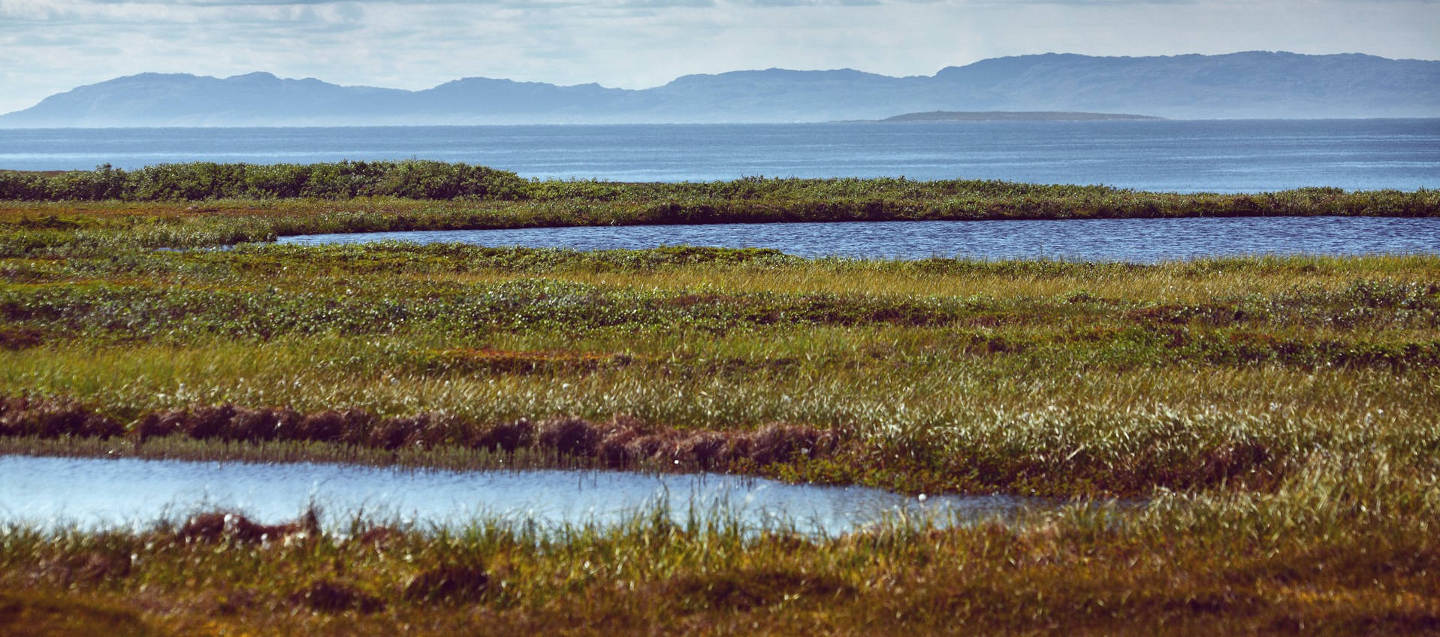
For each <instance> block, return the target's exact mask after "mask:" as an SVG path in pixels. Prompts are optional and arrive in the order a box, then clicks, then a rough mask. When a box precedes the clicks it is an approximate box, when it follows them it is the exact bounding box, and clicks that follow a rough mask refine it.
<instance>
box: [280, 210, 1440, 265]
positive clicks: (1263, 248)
mask: <svg viewBox="0 0 1440 637" xmlns="http://www.w3.org/2000/svg"><path fill="white" fill-rule="evenodd" d="M378 241H408V242H414V243H467V244H473V245H482V246H524V247H537V248H568V249H574V250H615V249H643V248H654V247H659V246H662V245H692V246H716V247H727V248H775V249H778V250H781V251H784V252H785V253H787V254H793V255H796V256H802V257H825V256H844V257H854V258H870V259H924V258H929V257H961V258H970V259H987V260H1002V259H1058V260H1067V261H1123V262H1135V263H1155V262H1160V261H1176V260H1190V259H1197V258H1209V257H1231V256H1252V255H1296V254H1307V255H1335V256H1340V255H1366V254H1437V253H1440V218H1397V217H1229V218H1183V219H1070V220H995V221H857V222H844V223H726V224H714V225H666V226H588V227H571V228H523V229H512V230H434V231H414V232H367V233H355V234H316V235H301V236H292V237H282V238H281V239H280V240H279V243H282V244H294V245H322V244H348V243H371V242H378Z"/></svg>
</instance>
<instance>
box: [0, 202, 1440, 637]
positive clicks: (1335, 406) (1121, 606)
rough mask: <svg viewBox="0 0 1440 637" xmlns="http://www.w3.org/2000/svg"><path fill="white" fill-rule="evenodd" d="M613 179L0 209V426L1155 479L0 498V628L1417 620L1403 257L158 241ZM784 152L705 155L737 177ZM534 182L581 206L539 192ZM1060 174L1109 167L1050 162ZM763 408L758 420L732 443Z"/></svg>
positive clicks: (1418, 408) (640, 461) (840, 627)
mask: <svg viewBox="0 0 1440 637" xmlns="http://www.w3.org/2000/svg"><path fill="white" fill-rule="evenodd" d="M543 185H544V184H540V185H535V184H531V186H529V187H532V188H540V186H543ZM628 187H629V186H624V187H621V186H614V187H612V185H605V184H572V185H565V186H563V187H560V186H557V187H556V188H557V190H556V192H554V193H549V194H543V196H542V195H537V196H536V197H535V198H533V199H532V200H530V201H482V202H473V201H458V202H445V201H416V200H403V199H385V198H357V199H345V200H335V201H328V200H327V201H320V200H290V199H273V200H215V201H210V200H207V201H204V202H197V203H188V202H187V203H176V204H170V203H143V204H136V203H124V202H114V201H107V202H97V203H74V204H55V203H34V204H24V203H7V204H4V205H3V206H0V208H3V210H0V317H3V322H0V396H3V397H4V398H5V401H4V411H3V413H0V429H3V430H4V435H0V451H3V452H6V453H43V454H77V455H107V454H111V453H112V452H113V454H114V455H130V456H140V457H171V458H192V459H245V460H255V461H294V460H335V461H345V462H362V463H375V464H401V465H407V466H410V465H413V466H444V467H450V468H475V467H490V466H501V465H503V466H511V467H513V466H526V467H543V466H576V467H594V466H616V465H612V464H610V463H611V462H613V460H614V458H616V457H617V456H613V455H610V454H609V453H607V452H606V449H620V450H626V451H624V453H625V454H631V453H632V452H631V451H629V449H631V448H634V449H637V450H640V451H643V453H640V452H633V455H623V456H618V457H619V458H620V459H621V460H623V463H622V464H624V463H631V464H629V465H628V467H629V468H635V469H641V470H659V469H660V468H661V467H663V466H666V465H667V464H668V466H669V468H670V470H674V468H675V467H676V466H677V465H675V464H674V461H675V460H677V459H679V460H684V462H682V464H681V465H679V467H680V468H681V469H683V470H694V469H702V468H709V469H711V470H721V471H731V472H737V473H747V474H758V475H770V476H775V477H780V478H783V479H787V480H794V481H811V482H824V483H837V484H855V483H858V484H867V485H873V486H881V487H885V488H889V489H896V490H901V491H907V492H925V493H937V492H942V491H960V492H972V493H993V492H1000V493H1009V494H1031V493H1035V494H1044V495H1051V496H1058V497H1062V498H1070V497H1102V498H1103V497H1111V496H1125V497H1143V498H1146V499H1148V501H1149V502H1150V504H1149V505H1148V506H1147V507H1145V508H1144V509H1140V510H1135V509H1123V508H1122V509H1113V510H1109V511H1103V510H1102V511H1096V510H1095V509H1094V508H1093V507H1079V506H1077V507H1073V508H1068V509H1066V510H1064V511H1061V512H1058V513H1047V514H1043V515H1040V514H1037V515H1036V516H1032V517H1030V518H1027V519H1025V520H1021V521H1019V522H1017V523H1014V524H1009V523H1007V524H1000V523H993V524H985V525H980V526H976V527H967V528H954V529H938V528H927V527H925V526H924V525H918V524H908V523H906V524H901V523H898V522H897V523H896V524H895V525H893V526H891V527H886V528H880V529H874V530H871V531H868V532H865V533H860V534H855V535H852V536H845V537H836V538H825V539H820V540H812V539H805V538H798V537H795V536H793V534H785V533H781V532H778V531H777V532H775V533H772V534H768V535H764V536H760V537H750V536H744V535H743V534H741V535H736V534H735V533H734V532H732V531H731V530H727V529H726V528H724V527H723V525H721V526H720V527H714V528H712V527H704V528H700V527H693V526H685V525H677V524H675V523H674V522H672V521H669V520H668V519H667V520H665V521H661V520H658V519H649V518H646V519H637V520H636V521H635V522H633V523H632V524H629V525H624V526H622V527H620V528H608V529H598V528H597V529H574V530H573V532H571V533H569V534H567V535H565V536H564V537H561V538H559V539H553V538H552V539H538V538H536V537H534V536H532V535H527V533H528V531H526V530H525V529H523V528H514V527H500V526H496V525H494V524H490V523H480V524H478V525H477V526H476V527H475V528H473V529H469V530H466V531H463V532H459V531H447V532H431V530H428V529H413V528H411V529H405V528H394V529H385V530H381V529H378V528H376V529H369V528H365V529H358V530H357V531H356V533H353V534H322V535H321V536H318V537H315V538H313V539H312V540H307V541H305V542H291V543H289V544H286V543H284V542H266V543H261V544H236V543H225V542H219V543H210V542H201V543H196V542H191V543H184V542H176V541H175V540H174V531H175V529H174V528H170V529H168V530H167V529H166V528H164V527H162V526H156V527H155V528H152V529H149V530H143V531H97V532H82V531H78V530H68V531H54V532H41V531H38V530H35V529H26V528H17V527H13V526H11V527H8V528H7V529H6V530H4V531H0V590H4V591H6V592H4V593H3V594H0V632H5V631H10V632H15V631H16V630H17V629H14V628H13V627H15V626H21V625H24V626H39V627H41V628H40V630H54V631H63V630H66V629H67V628H66V627H67V626H70V627H72V629H73V630H76V631H81V632H83V631H85V630H93V628H94V627H95V626H98V625H100V624H101V623H113V624H115V625H116V626H120V627H127V626H128V627H132V628H133V631H134V632H136V633H137V634H138V633H142V632H144V631H152V632H155V633H162V634H163V633H186V634H189V633H208V632H224V631H227V630H228V631H235V630H240V629H244V630H249V631H252V632H268V633H284V632H307V633H311V632H318V633H335V634H356V633H376V634H380V633H384V634H391V633H394V632H400V631H402V629H403V630H410V631H413V632H420V633H453V632H457V631H463V630H466V629H471V630H473V629H476V627H482V628H480V629H481V630H487V631H493V632H518V631H527V632H534V631H538V630H572V631H574V632H595V633H614V632H639V631H654V632H706V633H736V632H747V633H749V632H773V633H788V634H793V633H796V632H817V631H818V632H847V631H850V632H859V631H861V630H863V631H865V632H867V633H880V634H886V633H901V632H903V633H909V634H914V633H915V632H917V631H919V632H923V633H929V632H960V631H963V632H980V633H990V632H1020V633H1036V632H1059V631H1064V632H1071V633H1074V632H1079V633H1096V634H1102V633H1103V634H1114V633H1145V634H1154V633H1156V632H1167V633H1168V632H1182V633H1183V632H1207V633H1211V632H1245V633H1294V632H1306V631H1311V630H1314V631H1318V632H1336V633H1403V632H1425V631H1430V632H1433V631H1434V630H1436V629H1437V627H1440V589H1437V586H1436V581H1437V580H1436V578H1434V577H1433V575H1434V573H1435V572H1436V571H1437V570H1440V551H1437V546H1436V544H1435V541H1434V540H1433V539H1432V538H1433V537H1434V533H1433V531H1434V529H1435V528H1436V527H1437V525H1440V515H1437V514H1440V486H1437V482H1436V476H1437V475H1440V464H1437V458H1440V420H1437V418H1436V414H1440V383H1437V378H1440V377H1437V369H1440V366H1437V362H1440V338H1437V336H1436V335H1437V333H1440V286H1437V284H1436V281H1440V259H1437V258H1436V257H1434V256H1407V257H1365V258H1327V257H1289V258H1245V259H1220V260H1201V261H1193V262H1183V263H1165V264H1157V265H1135V264H1114V263H1062V262H1045V261H1029V262H976V261H964V260H949V259H931V260H924V261H913V262H892V261H865V260H845V259H819V260H805V259H798V258H794V257H789V256H786V255H783V254H780V253H777V252H774V251H766V250H716V249H702V248H688V247H676V248H666V249H659V250H645V251H613V252H598V253H577V252H570V251H563V250H530V249H492V248H478V247H473V246H457V245H432V246H413V245H401V244H387V245H375V246H363V247H360V246H331V247H319V248H299V247H288V246H240V247H237V248H234V249H230V250H224V251H211V250H191V251H183V252H168V251H155V250H153V249H152V248H156V247H195V246H201V245H214V244H216V243H221V242H224V241H222V239H225V240H227V241H228V240H234V239H236V238H251V239H254V238H260V239H264V238H267V237H273V236H276V235H277V234H283V233H288V232H292V231H293V232H299V231H308V230H321V229H340V230H344V229H347V228H366V229H383V228H379V227H372V225H373V226H401V225H406V226H418V227H425V226H426V224H432V223H433V224H446V223H453V224H459V225H460V226H464V225H467V224H485V223H494V224H496V225H505V224H527V223H536V224H544V223H551V222H552V221H553V222H555V223H557V224H558V223H571V222H576V220H577V219H580V220H581V221H584V222H587V223H588V222H592V221H597V220H603V219H604V215H603V214H601V213H604V214H610V213H608V212H604V211H606V210H609V211H621V210H622V209H624V210H632V211H633V210H635V209H639V208H633V207H632V208H625V207H626V206H640V205H642V204H632V203H628V202H627V200H625V198H626V197H628V196H631V195H636V196H638V194H637V193H639V194H645V193H650V192H652V191H650V190H646V189H645V188H641V187H638V186H637V187H635V188H636V189H635V190H629V191H627V190H626V189H625V188H628ZM807 187H809V186H807V185H806V184H804V183H799V182H797V183H788V182H787V183H782V184H775V183H770V182H759V183H741V184H731V185H729V186H723V188H733V189H735V190H734V192H733V193H732V194H733V195H734V198H735V201H746V200H747V199H746V197H752V196H753V197H755V198H759V199H763V198H764V197H767V196H771V195H773V194H774V193H775V192H780V191H783V190H784V189H785V188H794V189H801V190H803V189H804V188H807ZM815 187H817V188H819V187H823V188H851V187H854V188H882V189H883V188H894V189H901V190H903V189H905V188H910V187H911V185H910V184H905V183H898V182H897V183H889V184H879V185H877V184H869V185H865V184H860V185H855V184H842V183H833V184H832V183H826V184H819V185H817V186H815ZM936 187H938V186H936ZM977 187H978V186H977ZM565 188H570V189H575V190H576V191H577V192H578V191H584V192H585V194H584V195H583V196H584V197H585V198H588V200H593V201H590V202H588V203H585V204H584V205H583V206H582V205H580V204H579V203H576V202H575V201H570V202H569V203H567V202H566V201H565V196H567V195H565V192H564V189H565ZM657 188H659V187H657ZM664 188H672V190H669V191H664V192H666V193H670V194H674V193H680V192H690V191H689V190H686V189H693V190H694V192H696V193H700V194H699V195H697V196H700V195H703V196H704V197H715V196H718V195H716V194H715V192H710V191H706V190H705V189H706V188H716V189H722V186H721V185H710V186H704V185H701V186H693V185H680V186H674V187H671V186H665V187H664ZM747 189H751V190H747ZM767 189H771V190H769V191H767ZM775 189H780V190H775ZM663 190H664V189H663V188H661V189H660V190H657V191H654V192H660V191H663ZM592 191H593V192H592ZM716 192H718V191H716ZM727 192H728V191H727ZM766 192H770V193H771V195H767V194H765V193H766ZM796 192H798V190H797V191H796ZM826 192H828V194H827V196H830V195H835V194H836V193H835V192H829V191H826ZM887 192H888V191H887ZM895 192H900V191H899V190H897V191H895ZM1087 192H1088V191H1087ZM747 193H748V194H747ZM1002 194H1004V193H1002ZM1012 194H1016V193H1009V194H1006V196H1010V195H1012ZM1020 194H1021V195H1023V196H1031V197H1033V196H1040V195H1043V194H1044V191H1043V189H1042V190H1037V191H1028V192H1027V193H1020ZM1091 195H1094V196H1110V195H1106V194H1105V193H1103V192H1099V191H1097V192H1095V193H1090V194H1086V193H1085V192H1081V193H1078V196H1080V199H1079V200H1083V199H1084V197H1086V196H1091ZM645 196H650V195H649V194H646V195H645ZM726 196H730V195H726ZM797 196H798V195H797ZM1017 196H1020V195H1017ZM1344 196H1345V197H1349V196H1352V195H1344ZM1353 196H1356V197H1360V196H1362V195H1359V194H1356V195H1353ZM1404 196H1405V197H1415V198H1419V199H1424V198H1425V197H1433V195H1432V194H1431V193H1429V192H1422V193H1411V194H1407V195H1404ZM1304 197H1312V198H1313V197H1335V198H1340V197H1342V193H1336V192H1329V191H1326V192H1312V193H1307V194H1305V195H1304ZM606 198H611V199H613V201H610V202H603V203H594V202H599V201H602V200H604V199H606ZM1201 199H1203V197H1201ZM617 202H618V203H617ZM642 203H643V202H642ZM643 205H645V206H648V205H650V204H648V203H643ZM737 205H738V204H737ZM190 206H195V208H196V209H194V210H187V208H188V207H190ZM762 208H763V207H762ZM577 210H583V211H585V213H584V214H586V215H591V216H587V217H584V218H583V219H581V218H580V217H578V216H574V215H571V212H574V211H577ZM567 211H569V212H567ZM596 211H600V212H596ZM682 211H683V210H682ZM627 214H628V213H627ZM677 214H679V213H677ZM787 214H788V213H787ZM547 215H549V216H547ZM567 215H570V216H567ZM52 217H53V218H52ZM611 218H612V219H613V220H617V221H622V222H623V221H626V220H633V219H638V218H640V217H624V216H623V215H620V216H613V217H611ZM676 218H679V217H676ZM227 237H228V239H227ZM327 414H333V415H327ZM346 414H351V415H350V416H346ZM359 414H364V416H363V417H361V416H360V415H359ZM222 416H223V417H222ZM347 418H349V419H348V420H347ZM307 420H309V421H311V422H310V424H309V425H304V426H301V425H303V424H304V423H305V422H306V421H307ZM522 420H523V421H524V422H526V423H529V428H526V427H523V426H519V425H517V423H520V422H521V421H522ZM164 423H169V424H168V425H165V424H164ZM162 425H163V426H162ZM767 432H768V434H767ZM777 432H784V433H783V434H779V433H777ZM301 434H303V435H301ZM501 434H504V435H501ZM767 435H769V436H771V438H770V439H769V441H770V443H784V444H775V445H771V446H768V447H767V446H765V445H758V441H760V440H761V439H762V438H764V437H765V436H767ZM607 440H609V441H610V442H611V443H613V446H610V447H607V443H606V441H607ZM821 440H825V441H827V442H826V443H825V445H817V444H815V443H816V442H818V441H821ZM504 441H510V442H512V443H513V444H511V445H509V446H508V447H507V445H506V444H505V443H504ZM740 441H746V442H745V443H744V444H746V445H749V447H747V448H746V449H745V453H739V449H740V446H741V442H740ZM682 443H684V444H682ZM732 443H733V444H732ZM792 443H793V444H792ZM767 444H769V443H767ZM757 445H758V446H757ZM717 449H718V450H720V451H716V450H717ZM727 449H729V450H730V451H725V450H727ZM757 449H770V450H771V451H777V450H783V451H784V453H770V454H769V455H754V453H753V452H755V451H756V450H757ZM724 453H729V454H730V455H723V454H724ZM677 454H678V455H677ZM702 454H710V455H708V456H704V455H702ZM717 454H718V455H717ZM702 457H709V458H711V460H712V461H713V460H715V459H716V458H721V459H723V460H724V462H720V463H716V464H711V465H710V466H706V465H705V463H704V462H702V461H701V458H702ZM370 531H374V532H373V533H370ZM361 536H366V537H368V538H369V539H367V540H366V541H364V542H359V541H356V540H353V539H351V538H356V537H361ZM115 555H126V556H132V559H131V560H130V562H129V564H130V567H129V570H128V571H126V570H124V569H118V568H113V569H112V568H111V566H109V565H113V564H118V562H116V561H114V560H111V559H110V558H111V556H115ZM426 573H429V575H426ZM481 573H483V574H484V576H485V577H484V578H483V581H484V585H483V586H481V585H480V584H478V582H480V581H482V578H480V577H479V575H480V574H481ZM67 574H68V575H67ZM414 582H420V584H415V586H414V588H413V589H411V584H412V583H414ZM407 590H413V591H414V592H409V593H407ZM19 591H23V592H19ZM4 622H8V623H4ZM17 622H25V623H23V624H21V623H17ZM129 629H130V628H126V630H129ZM116 630H120V629H118V628H117V629H116ZM122 632H123V631H122Z"/></svg>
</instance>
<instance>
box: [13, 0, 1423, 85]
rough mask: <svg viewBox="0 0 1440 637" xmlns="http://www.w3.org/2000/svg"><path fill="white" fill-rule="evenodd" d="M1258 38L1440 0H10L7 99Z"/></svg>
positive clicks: (957, 61)
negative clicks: (168, 80) (264, 79)
mask: <svg viewBox="0 0 1440 637" xmlns="http://www.w3.org/2000/svg"><path fill="white" fill-rule="evenodd" d="M1257 49H1260V50H1287V51H1295V52H1300V53H1340V52H1360V53H1371V54H1375V55H1382V56H1386V57H1403V58H1421V59H1440V2H1437V1H1436V0H1254V1H1240V0H1233V1H1232V0H1219V1H1209V0H1188V1H1187V0H1020V1H1002V0H536V1H532V2H524V1H521V0H479V1H464V0H343V1H333V0H0V112H8V111H12V110H16V109H20V108H25V107H28V106H30V105H33V104H34V103H35V102H37V101H39V100H40V99H42V98H44V97H45V96H47V95H49V94H51V93H56V92H60V91H64V90H68V89H70V88H73V87H75V86H78V85H81V84H89V83H93V82H98V81H102V80H106V79H110V78H113V77H117V76H121V75H129V74H132V73H140V72H144V71H160V72H185V73H196V74H202V75H216V76H227V75H234V74H239V73H247V72H250V71H256V70H264V71H270V72H273V73H275V74H277V75H280V76H282V77H318V78H320V79H323V80H326V81H329V82H336V83H340V84H368V85H374V86H386V87H396V88H410V89H416V88H427V87H430V86H434V85H436V84H439V83H441V82H445V81H448V80H452V79H455V78H459V77H467V76H488V77H504V78H511V79H519V80H535V81H545V82H555V83H561V84H576V83H584V82H592V81H593V82H599V83H601V84H604V85H606V86H615V87H623V88H644V87H649V86H655V85H659V84H663V83H665V82H667V81H669V80H671V79H673V78H675V77H677V76H679V75H684V74H688V73H716V72H722V71H730V70H736V69H752V68H768V67H776V66H778V67H784V68H795V69H828V68H842V67H850V68H856V69H860V70H863V71H871V72H875V73H884V74H887V75H930V74H933V73H934V72H935V71H937V70H939V69H941V68H943V67H945V66H949V65H962V64H967V63H970V62H974V61H976V60H980V59H983V58H987V57H995V56H1001V55H1019V54H1026V53H1044V52H1052V51H1053V52H1069V53H1086V54H1093V55H1171V54H1177V53H1228V52H1233V51H1243V50H1257Z"/></svg>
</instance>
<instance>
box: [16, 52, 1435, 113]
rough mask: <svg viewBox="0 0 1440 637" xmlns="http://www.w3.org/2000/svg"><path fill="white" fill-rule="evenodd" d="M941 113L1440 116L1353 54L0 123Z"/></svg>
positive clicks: (114, 83) (354, 93)
mask: <svg viewBox="0 0 1440 637" xmlns="http://www.w3.org/2000/svg"><path fill="white" fill-rule="evenodd" d="M932 111H949V112H977V111H1054V112H1091V113H1138V114H1144V115H1152V116H1158V117H1168V118H1197V119H1203V118H1327V117H1335V118H1348V117H1440V61H1425V60H1392V59H1387V58H1382V57H1376V56H1371V55H1360V54H1341V55H1300V54H1294V53H1275V52H1260V51H1255V52H1245V53H1232V54H1227V55H1178V56H1162V57H1093V56H1084V55H1071V54H1045V55H1025V56H1017V57H1005V58H994V59H989V60H982V61H980V62H976V63H974V64H969V65H966V66H958V67H948V68H945V69H941V70H940V71H939V72H938V73H936V74H935V75H932V76H911V77H889V76H885V75H876V74H873V73H864V72H860V71H855V70H850V69H844V70H834V71H792V70H784V69H767V70H757V71H735V72H730V73H720V74H715V75H687V76H684V77H680V78H677V79H676V80H674V81H672V82H670V83H668V84H665V85H664V86H658V87H655V88H649V89H643V90H626V89H614V88H606V87H603V86H600V85H597V84H582V85H576V86H557V85H554V84H545V83H540V82H516V81H511V80H504V79H491V78H478V77H475V78H464V79H460V80H455V81H453V82H447V83H445V84H441V85H440V86H436V87H434V88H431V89H426V90H420V91H406V90H398V89H385V88H375V87H369V86H339V85H335V84H329V83H326V82H322V81H320V80H317V79H313V78H312V79H302V80H295V79H281V78H278V77H275V76H274V75H271V74H269V73H250V74H247V75H237V76H233V77H227V78H214V77H199V76H194V75H186V74H156V73H143V74H140V75H132V76H128V77H121V78H116V79H113V80H109V81H106V82H101V83H98V84H91V85H87V86H81V87H79V88H76V89H74V90H71V91H67V92H65V93H60V94H57V95H52V96H50V97H48V98H46V99H44V100H43V101H41V102H40V103H39V104H36V105H35V106H33V107H31V108H28V109H25V110H22V111H17V112H14V113H10V114H8V115H3V116H0V126H9V127H16V126H24V127H41V126H47V127H48V126H57V127H59V126H267V125H272V126H273V125H369V124H377V125H378V124H491V123H494V124H517V123H619V122H646V123H664V122H817V121H834V120H860V119H884V118H888V117H892V116H895V115H900V114H904V113H920V112H932Z"/></svg>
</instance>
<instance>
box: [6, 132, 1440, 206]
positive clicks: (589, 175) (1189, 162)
mask: <svg viewBox="0 0 1440 637" xmlns="http://www.w3.org/2000/svg"><path fill="white" fill-rule="evenodd" d="M408 158H418V159H431V160H440V161H452V162H467V163H474V164H483V165H488V166H493V167H496V168H501V169H505V170H511V171H515V172H517V173H519V174H520V175H522V176H525V177H535V178H559V179H601V180H610V181H712V180H728V179H736V178H739V177H746V176H766V177H876V176H891V177H897V176H904V177H908V178H912V179H955V178H965V179H1003V180H1011V181H1022V182H1032V183H1066V184H1103V185H1109V186H1115V187H1121V188H1133V189H1140V190H1156V191H1174V192H1197V191H1208V192H1264V191H1272V190H1282V189H1287V188H1297V187H1305V186H1334V187H1339V188H1344V189H1347V190H1374V189H1399V190H1415V189H1418V188H1440V119H1395V120H1197V121H1119V122H942V123H906V124H900V123H887V124H881V123H832V124H706V125H624V126H455V127H445V126H437V127H374V128H177V129H163V128H132V129H41V130H15V129H12V130H3V129H0V169H16V170H66V169H90V168H94V167H95V166H97V165H99V164H104V163H109V164H111V165H114V166H117V167H120V168H127V169H129V168H138V167H141V166H146V165H150V164H158V163H167V162H188V161H214V162H251V163H281V162H288V163H308V162H319V161H338V160H342V159H351V160H377V159H391V160H394V159H408Z"/></svg>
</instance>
